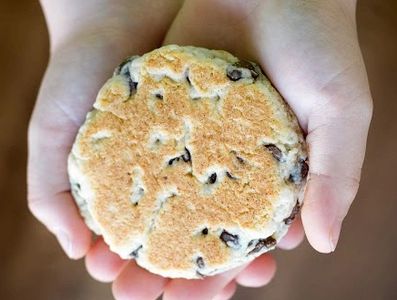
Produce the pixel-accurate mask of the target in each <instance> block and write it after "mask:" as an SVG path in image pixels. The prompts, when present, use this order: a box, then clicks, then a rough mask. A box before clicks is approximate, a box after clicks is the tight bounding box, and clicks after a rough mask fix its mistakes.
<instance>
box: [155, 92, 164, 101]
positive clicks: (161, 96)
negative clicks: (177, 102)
mask: <svg viewBox="0 0 397 300" xmlns="http://www.w3.org/2000/svg"><path fill="white" fill-rule="evenodd" d="M155 96H156V98H157V99H160V100H163V95H161V94H159V93H157V94H156V95H155Z"/></svg>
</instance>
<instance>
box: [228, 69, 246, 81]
mask: <svg viewBox="0 0 397 300" xmlns="http://www.w3.org/2000/svg"><path fill="white" fill-rule="evenodd" d="M226 75H227V77H228V78H229V79H230V80H231V81H237V80H240V79H241V78H242V76H243V73H242V72H241V71H240V70H236V69H232V70H228V71H227V74H226Z"/></svg>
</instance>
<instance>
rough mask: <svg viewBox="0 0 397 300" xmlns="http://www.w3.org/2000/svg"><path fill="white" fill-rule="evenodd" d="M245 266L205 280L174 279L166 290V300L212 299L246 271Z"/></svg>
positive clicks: (164, 297)
mask: <svg viewBox="0 0 397 300" xmlns="http://www.w3.org/2000/svg"><path fill="white" fill-rule="evenodd" d="M244 267H245V266H241V267H238V268H235V269H233V270H230V271H227V272H224V273H221V274H218V275H215V276H209V277H205V278H204V279H194V280H188V279H174V280H172V281H170V282H169V283H168V284H167V286H166V287H165V290H164V296H163V299H164V300H179V299H189V300H201V299H202V300H207V299H212V298H213V297H215V295H217V294H218V293H219V292H221V291H222V290H223V288H224V287H225V286H226V285H227V284H228V283H229V282H230V281H231V280H233V278H234V277H235V276H236V275H237V274H238V273H239V272H241V270H243V269H244Z"/></svg>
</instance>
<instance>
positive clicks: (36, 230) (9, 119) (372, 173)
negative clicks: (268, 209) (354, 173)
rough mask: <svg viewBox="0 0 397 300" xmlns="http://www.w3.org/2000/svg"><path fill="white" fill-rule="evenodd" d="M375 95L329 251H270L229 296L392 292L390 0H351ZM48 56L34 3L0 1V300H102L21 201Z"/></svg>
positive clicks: (395, 195) (101, 292)
mask: <svg viewBox="0 0 397 300" xmlns="http://www.w3.org/2000/svg"><path fill="white" fill-rule="evenodd" d="M357 18H358V28H359V37H360V42H361V46H362V51H363V54H364V59H365V62H366V65H367V69H368V73H369V80H370V84H371V89H372V93H373V97H374V102H375V115H374V118H373V123H372V127H371V131H370V135H369V143H368V150H367V156H366V163H365V166H364V169H363V178H362V184H361V188H360V191H359V194H358V196H357V199H356V201H355V202H354V204H353V206H352V209H351V212H350V214H349V216H348V217H347V219H346V221H345V224H344V230H343V232H342V236H341V240H340V244H339V246H338V248H337V251H336V252H335V253H333V254H331V255H321V254H318V253H316V252H315V251H314V250H312V249H311V248H310V247H309V245H308V243H307V242H305V243H303V244H302V245H301V246H300V247H299V248H297V249H296V250H293V251H289V252H285V251H281V250H279V251H276V252H275V256H276V257H277V261H278V272H277V274H276V277H275V278H274V280H273V281H272V282H271V283H270V284H269V285H268V286H267V287H264V288H261V289H244V288H239V290H238V293H237V294H236V295H235V296H234V298H233V299H236V300H238V299H251V300H256V299H271V300H278V299H288V300H289V299H292V300H307V299H309V300H311V299H322V300H328V299H329V300H331V299H332V300H334V299H352V300H355V299H360V300H367V299H371V300H375V299H376V300H377V299H385V300H386V299H387V300H389V299H397V220H396V218H397V189H396V188H397V118H396V116H397V1H396V0H383V1H379V0H362V1H360V0H359V4H358V16H357ZM47 60H48V36H47V31H46V26H45V22H44V18H43V14H42V12H41V9H40V6H39V4H38V1H32V0H18V1H15V0H14V1H12V0H0V91H1V92H0V95H1V96H0V128H1V133H0V195H1V198H0V199H1V200H0V234H1V239H0V299H18V300H19V299H59V300H64V299H65V300H66V299H68V300H69V299H73V300H80V299H82V300H83V299H84V300H86V299H96V300H104V299H112V295H111V290H110V285H109V284H102V283H98V282H95V281H94V280H93V279H91V278H90V277H89V276H88V274H87V273H86V271H85V268H84V262H83V261H82V260H80V261H71V260H69V259H67V258H66V256H65V255H64V254H63V252H62V251H61V249H60V247H59V246H58V245H57V243H56V240H55V238H54V237H53V236H51V235H50V234H49V233H48V232H47V231H46V230H45V229H44V227H43V226H41V225H40V224H39V223H38V222H37V221H35V220H34V219H33V217H32V216H31V215H30V214H29V212H28V210H27V205H26V179H25V177H26V170H25V169H26V129H27V124H28V120H29V116H30V114H31V111H32V108H33V105H34V102H35V97H36V95H37V91H38V88H39V84H40V80H41V77H42V76H43V72H44V71H45V67H46V63H47Z"/></svg>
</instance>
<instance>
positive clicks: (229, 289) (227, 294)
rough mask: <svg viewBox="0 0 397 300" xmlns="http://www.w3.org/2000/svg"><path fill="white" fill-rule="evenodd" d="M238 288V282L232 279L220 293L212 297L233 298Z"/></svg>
mask: <svg viewBox="0 0 397 300" xmlns="http://www.w3.org/2000/svg"><path fill="white" fill-rule="evenodd" d="M236 290H237V284H236V282H235V281H234V280H233V281H230V282H229V283H228V284H227V286H225V287H224V288H223V290H222V291H221V292H220V293H219V294H218V295H216V296H215V297H214V298H212V300H228V299H231V298H232V297H233V295H234V293H235V292H236Z"/></svg>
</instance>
